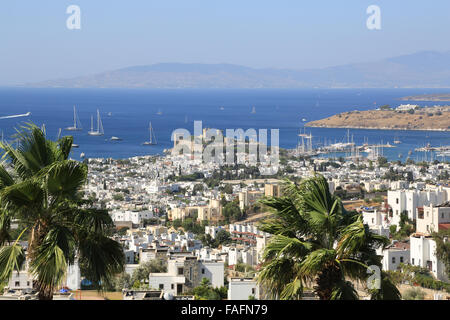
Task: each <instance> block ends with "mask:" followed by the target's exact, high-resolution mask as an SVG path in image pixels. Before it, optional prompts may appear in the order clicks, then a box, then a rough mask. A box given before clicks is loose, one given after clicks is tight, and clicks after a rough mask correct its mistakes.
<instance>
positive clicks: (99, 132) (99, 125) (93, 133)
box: [88, 109, 105, 136]
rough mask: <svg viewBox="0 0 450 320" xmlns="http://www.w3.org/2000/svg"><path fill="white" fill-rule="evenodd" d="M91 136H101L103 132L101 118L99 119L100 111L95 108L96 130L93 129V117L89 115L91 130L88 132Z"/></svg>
mask: <svg viewBox="0 0 450 320" xmlns="http://www.w3.org/2000/svg"><path fill="white" fill-rule="evenodd" d="M88 134H89V135H91V136H102V135H104V134H105V132H104V131H103V124H102V119H100V111H99V110H98V109H97V130H96V131H94V118H93V117H92V116H91V131H89V132H88Z"/></svg>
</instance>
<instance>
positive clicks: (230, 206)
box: [222, 201, 243, 223]
mask: <svg viewBox="0 0 450 320" xmlns="http://www.w3.org/2000/svg"><path fill="white" fill-rule="evenodd" d="M222 212H223V216H224V217H225V220H226V221H227V222H228V223H229V222H233V221H239V220H241V219H242V217H243V214H242V211H241V208H239V205H238V204H237V203H236V202H235V201H231V202H228V203H227V204H226V205H225V206H224V207H223V210H222Z"/></svg>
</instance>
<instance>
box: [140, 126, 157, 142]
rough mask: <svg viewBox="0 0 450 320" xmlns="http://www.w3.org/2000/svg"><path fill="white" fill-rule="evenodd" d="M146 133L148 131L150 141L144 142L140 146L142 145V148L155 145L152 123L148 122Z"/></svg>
mask: <svg viewBox="0 0 450 320" xmlns="http://www.w3.org/2000/svg"><path fill="white" fill-rule="evenodd" d="M148 131H149V135H150V139H149V140H148V141H145V142H144V143H143V144H142V145H144V146H153V145H156V144H157V142H156V136H155V133H154V132H153V127H152V123H151V122H149V125H148Z"/></svg>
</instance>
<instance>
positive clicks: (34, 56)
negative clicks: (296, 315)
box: [0, 0, 450, 85]
mask: <svg viewBox="0 0 450 320" xmlns="http://www.w3.org/2000/svg"><path fill="white" fill-rule="evenodd" d="M373 4H375V5H378V6H379V7H380V8H381V28H382V29H381V30H368V29H367V27H366V20H367V18H368V15H367V14H366V9H367V7H368V6H369V5H373ZM69 5H78V6H79V7H80V8H81V30H69V29H67V27H66V20H67V18H68V17H69V14H67V13H66V9H67V7H68V6H69ZM449 13H450V1H448V0H433V1H429V0H426V1H425V0H421V1H418V0H395V1H393V0H371V1H366V0H345V1H336V0H308V1H303V0H127V1H124V0H108V1H106V0H71V1H66V0H57V1H56V0H39V1H24V0H2V1H1V2H0V85H8V84H16V83H23V82H30V81H39V80H47V79H53V78H66V77H73V76H79V75H86V74H92V73H97V72H101V71H107V70H112V69H118V68H122V67H127V66H133V65H147V64H153V63H159V62H186V63H189V62H199V63H233V64H240V65H245V66H250V67H257V68H260V67H274V68H293V69H303V68H316V67H327V66H332V65H339V64H346V63H354V62H364V61H372V60H377V59H382V58H385V57H392V56H396V55H401V54H409V53H414V52H417V51H422V50H436V51H448V50H450V41H448V39H449V37H448V35H449V34H450V33H449V31H450V19H448V16H449Z"/></svg>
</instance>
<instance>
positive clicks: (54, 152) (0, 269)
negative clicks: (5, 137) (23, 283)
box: [0, 123, 124, 300]
mask: <svg viewBox="0 0 450 320" xmlns="http://www.w3.org/2000/svg"><path fill="white" fill-rule="evenodd" d="M16 138H17V142H18V144H17V147H16V148H14V147H13V146H12V145H10V144H7V143H2V144H0V148H1V149H2V150H3V157H2V163H0V208H1V209H0V283H1V282H4V281H8V279H9V278H10V277H11V275H12V273H13V272H14V271H19V270H20V269H21V268H22V267H23V266H24V263H25V262H26V261H27V263H28V270H29V272H30V273H31V274H32V276H33V278H34V279H35V286H36V288H37V290H38V291H39V293H38V296H39V299H41V300H51V299H52V298H53V292H54V290H55V289H56V288H57V287H58V286H59V285H60V284H61V283H62V281H63V279H64V276H65V274H66V270H67V267H68V266H69V265H73V264H74V263H75V262H76V261H77V260H78V262H79V265H80V267H81V271H82V273H83V275H84V276H85V277H86V278H88V279H89V280H90V281H92V282H94V283H99V284H100V286H101V287H102V286H105V285H107V284H110V283H111V280H112V277H113V275H115V274H117V273H119V272H121V271H122V270H123V266H124V254H123V251H122V248H121V245H120V244H119V243H118V242H116V241H114V240H113V239H111V238H109V236H108V235H109V234H110V231H111V230H112V227H113V222H112V220H111V218H110V216H109V214H108V212H107V211H105V210H99V209H95V208H93V206H92V202H91V201H89V200H85V199H83V198H82V196H81V192H80V191H81V188H82V187H83V185H84V184H85V183H86V181H87V166H86V165H85V164H83V163H81V162H78V161H74V160H70V159H69V154H70V150H71V147H72V142H73V138H72V137H63V138H61V139H60V140H58V141H56V142H55V141H51V140H48V139H46V134H45V129H44V128H43V129H40V128H38V127H37V126H36V125H34V124H31V123H28V124H26V125H24V126H22V127H21V129H20V130H17V135H16ZM13 219H15V220H16V221H18V222H19V226H23V230H22V231H21V233H20V235H19V237H18V238H17V239H16V240H15V241H14V242H12V239H11V228H10V225H11V221H12V220H13ZM25 235H26V236H27V237H28V239H27V240H28V241H27V243H28V246H27V249H25V248H24V247H23V246H22V245H21V244H20V242H19V241H20V240H21V238H22V237H24V236H25Z"/></svg>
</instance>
